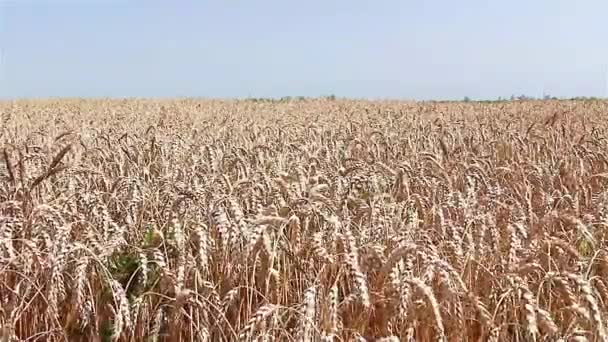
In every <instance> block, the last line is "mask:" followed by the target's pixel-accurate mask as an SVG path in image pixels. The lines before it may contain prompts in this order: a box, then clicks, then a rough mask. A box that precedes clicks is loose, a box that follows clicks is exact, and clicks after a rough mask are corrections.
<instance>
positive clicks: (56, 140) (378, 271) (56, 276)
mask: <svg viewBox="0 0 608 342" xmlns="http://www.w3.org/2000/svg"><path fill="white" fill-rule="evenodd" d="M0 112H1V113H2V123H1V124H2V131H1V136H0V142H1V148H2V151H1V152H2V155H1V156H0V187H1V188H0V300H1V303H0V336H1V337H2V340H3V341H11V340H22V341H23V340H25V341H112V340H114V341H606V340H607V336H608V335H607V334H608V333H607V330H606V329H607V325H608V321H607V319H608V246H607V244H606V241H607V240H606V238H607V236H606V233H607V232H608V211H607V209H608V208H607V206H608V188H607V185H608V156H607V153H608V133H607V131H606V128H607V127H608V124H607V121H606V118H607V117H608V102H601V101H578V102H577V101H537V102H535V101H522V102H518V101H516V102H494V103H476V102H471V103H464V102H463V103H458V102H452V103H440V102H418V103H416V102H397V101H363V100H357V101H355V100H335V101H332V100H329V99H305V100H299V101H295V100H294V101H282V102H276V101H275V102H267V101H250V100H239V101H237V100H231V101H229V100H225V101H220V100H194V99H183V100H145V99H131V100H80V99H73V100H70V99H65V100H56V101H55V100H45V101H42V100H39V101H26V100H22V101H14V102H3V103H2V104H0Z"/></svg>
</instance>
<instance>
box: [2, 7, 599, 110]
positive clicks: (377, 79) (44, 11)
mask: <svg viewBox="0 0 608 342" xmlns="http://www.w3.org/2000/svg"><path fill="white" fill-rule="evenodd" d="M0 48H1V49H2V51H1V52H2V57H1V58H2V61H1V64H0V65H1V66H0V97H2V98H14V97H51V96H62V97H80V96H83V97H132V96H136V97H173V96H196V97H246V96H255V97H280V96H287V95H292V96H298V95H303V96H320V95H328V94H335V95H336V96H346V97H371V98H389V97H390V98H404V99H461V98H463V97H464V96H469V97H471V98H477V99H492V98H497V97H498V96H503V97H508V96H510V95H512V94H516V95H519V94H522V93H523V94H527V95H533V96H541V95H542V93H543V90H544V92H545V93H549V94H551V95H555V96H560V97H570V96H577V95H581V96H606V95H608V91H607V89H606V88H607V81H606V75H607V68H608V0H578V1H566V0H528V1H524V0H510V1H491V0H486V1H482V0H459V1H452V0H442V1H439V0H424V1H423V0H416V1H413V0H377V1H363V0H348V1H347V0H335V1H332V0H324V1H321V0H308V1H298V2H296V1H285V0H282V1H279V0H272V1H270V0H259V1H220V0H217V1H193V0H192V1H169V0H163V1H151V0H146V1H135V0H133V1H127V0H123V1H120V0H79V1H76V0H55V1H53V0H0Z"/></svg>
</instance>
